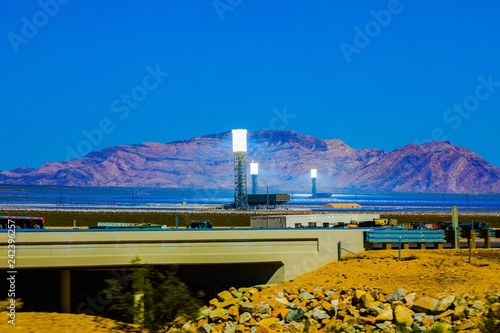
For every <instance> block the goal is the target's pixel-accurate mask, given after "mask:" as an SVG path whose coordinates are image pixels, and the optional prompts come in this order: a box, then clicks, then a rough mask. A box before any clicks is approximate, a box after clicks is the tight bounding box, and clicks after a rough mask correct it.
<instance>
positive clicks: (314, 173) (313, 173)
mask: <svg viewBox="0 0 500 333" xmlns="http://www.w3.org/2000/svg"><path fill="white" fill-rule="evenodd" d="M317 176H318V170H316V169H311V181H312V189H311V197H313V198H314V197H316V177H317Z"/></svg>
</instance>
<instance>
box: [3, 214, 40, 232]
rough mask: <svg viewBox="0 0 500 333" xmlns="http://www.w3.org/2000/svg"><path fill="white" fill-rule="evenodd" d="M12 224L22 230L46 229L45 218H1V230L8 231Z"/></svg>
mask: <svg viewBox="0 0 500 333" xmlns="http://www.w3.org/2000/svg"><path fill="white" fill-rule="evenodd" d="M9 221H11V222H9ZM12 224H14V225H15V227H16V228H22V229H45V217H32V216H0V229H7V228H9V226H10V225H12ZM11 228H12V227H11Z"/></svg>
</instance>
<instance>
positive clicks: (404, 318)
mask: <svg viewBox="0 0 500 333" xmlns="http://www.w3.org/2000/svg"><path fill="white" fill-rule="evenodd" d="M394 320H395V323H396V324H397V325H404V326H406V327H411V325H412V324H413V311H412V310H410V309H408V308H407V307H406V306H403V305H397V306H396V307H395V308H394Z"/></svg>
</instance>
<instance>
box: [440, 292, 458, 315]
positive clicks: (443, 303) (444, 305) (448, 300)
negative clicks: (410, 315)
mask: <svg viewBox="0 0 500 333" xmlns="http://www.w3.org/2000/svg"><path fill="white" fill-rule="evenodd" d="M454 301H455V296H447V297H444V298H442V299H440V300H439V303H438V305H437V306H436V309H435V311H436V312H437V313H440V312H444V311H446V310H448V308H449V307H450V306H451V305H452V304H453V302H454Z"/></svg>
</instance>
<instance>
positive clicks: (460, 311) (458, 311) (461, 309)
mask: <svg viewBox="0 0 500 333" xmlns="http://www.w3.org/2000/svg"><path fill="white" fill-rule="evenodd" d="M466 309H467V306H466V305H458V306H455V318H457V319H460V318H463V317H465V310H466Z"/></svg>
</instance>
